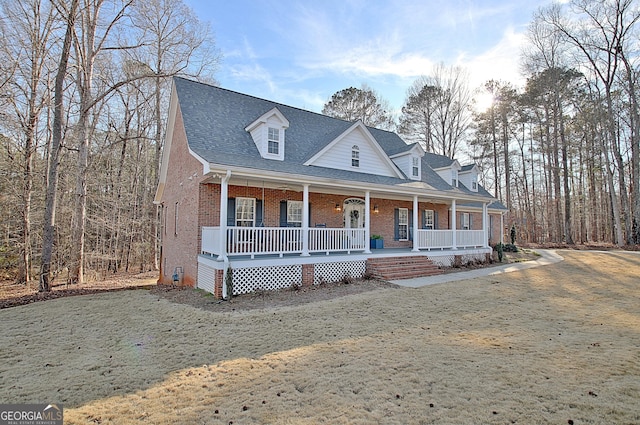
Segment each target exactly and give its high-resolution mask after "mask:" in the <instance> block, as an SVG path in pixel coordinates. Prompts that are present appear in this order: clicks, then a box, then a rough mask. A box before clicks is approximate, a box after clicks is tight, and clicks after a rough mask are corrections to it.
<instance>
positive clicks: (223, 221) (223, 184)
mask: <svg viewBox="0 0 640 425" xmlns="http://www.w3.org/2000/svg"><path fill="white" fill-rule="evenodd" d="M230 178H231V170H227V174H226V175H225V176H224V177H223V178H222V179H220V245H219V246H218V251H219V254H218V258H217V259H216V261H224V260H225V259H226V258H227V213H228V211H227V204H228V200H227V198H228V197H229V179H230ZM224 272H225V274H226V273H227V270H226V269H225V271H224Z"/></svg>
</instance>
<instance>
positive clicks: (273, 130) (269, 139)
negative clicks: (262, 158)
mask: <svg viewBox="0 0 640 425" xmlns="http://www.w3.org/2000/svg"><path fill="white" fill-rule="evenodd" d="M272 135H277V138H274V137H272ZM280 139H281V137H280V130H279V129H277V128H275V127H267V154H268V155H273V156H279V155H280ZM272 143H275V146H276V149H277V152H270V151H269V148H270V147H271V144H272Z"/></svg>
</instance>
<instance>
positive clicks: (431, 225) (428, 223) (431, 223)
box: [424, 210, 435, 230]
mask: <svg viewBox="0 0 640 425" xmlns="http://www.w3.org/2000/svg"><path fill="white" fill-rule="evenodd" d="M424 228H425V229H430V230H433V229H435V214H434V212H433V210H424Z"/></svg>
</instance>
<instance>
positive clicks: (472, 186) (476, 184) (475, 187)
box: [471, 180, 478, 192]
mask: <svg viewBox="0 0 640 425" xmlns="http://www.w3.org/2000/svg"><path fill="white" fill-rule="evenodd" d="M471 190H473V191H474V192H477V191H478V182H477V181H475V180H473V181H472V182H471Z"/></svg>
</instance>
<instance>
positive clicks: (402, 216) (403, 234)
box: [398, 208, 409, 241]
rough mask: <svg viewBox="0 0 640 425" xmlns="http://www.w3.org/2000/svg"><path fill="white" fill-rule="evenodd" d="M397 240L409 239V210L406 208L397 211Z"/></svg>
mask: <svg viewBox="0 0 640 425" xmlns="http://www.w3.org/2000/svg"><path fill="white" fill-rule="evenodd" d="M398 239H400V240H401V241H406V240H408V239H409V210H408V209H407V208H399V209H398Z"/></svg>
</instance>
